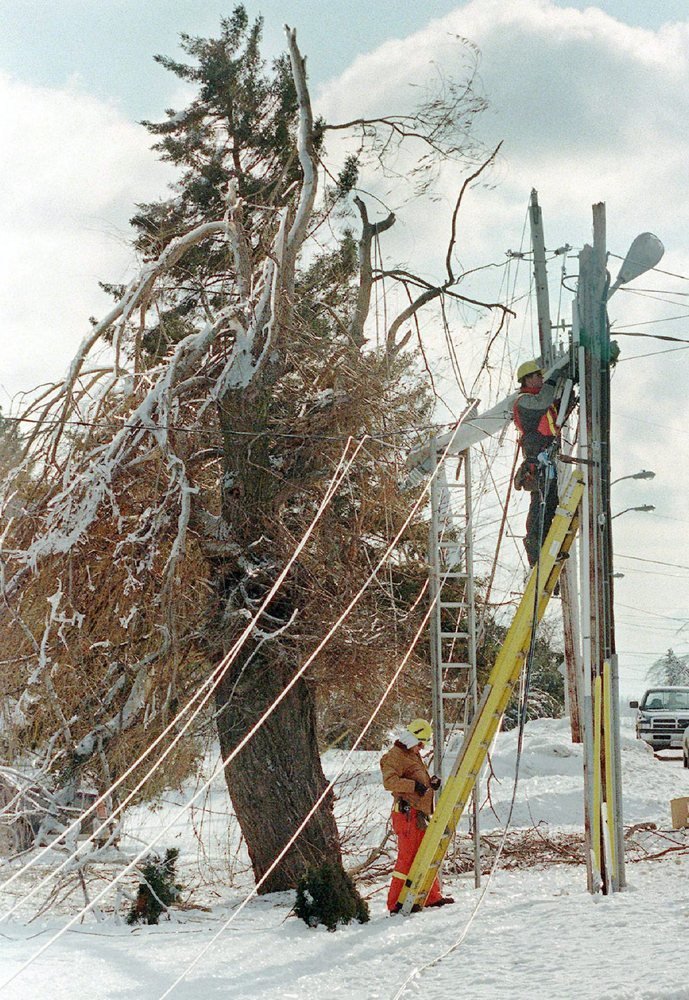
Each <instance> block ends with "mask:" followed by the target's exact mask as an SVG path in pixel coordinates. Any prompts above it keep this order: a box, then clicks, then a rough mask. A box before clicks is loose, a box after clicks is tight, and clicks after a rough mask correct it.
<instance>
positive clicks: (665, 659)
mask: <svg viewBox="0 0 689 1000" xmlns="http://www.w3.org/2000/svg"><path fill="white" fill-rule="evenodd" d="M648 680H649V682H650V683H651V684H668V685H670V686H675V685H677V686H679V687H684V686H686V685H689V656H677V654H676V653H675V651H674V650H673V649H668V651H667V653H666V654H665V656H661V657H660V659H659V660H656V662H655V663H654V664H653V665H652V666H651V667H650V668H649V671H648Z"/></svg>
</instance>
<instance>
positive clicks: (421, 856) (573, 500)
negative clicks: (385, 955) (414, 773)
mask: <svg viewBox="0 0 689 1000" xmlns="http://www.w3.org/2000/svg"><path fill="white" fill-rule="evenodd" d="M583 492H584V485H583V477H582V475H581V473H580V472H579V471H578V470H576V469H573V470H572V471H571V474H570V476H569V479H568V480H567V481H566V482H565V483H564V484H563V485H562V486H561V497H560V502H559V504H558V507H557V510H556V512H555V516H554V517H553V522H552V525H551V527H550V531H549V532H548V536H547V538H546V540H545V542H544V544H543V548H542V549H541V557H540V562H539V566H538V567H534V569H533V570H532V571H531V573H530V575H529V578H528V581H527V585H526V589H525V591H524V595H523V597H522V599H521V601H520V603H519V606H518V608H517V611H516V613H515V616H514V619H513V621H512V624H511V625H510V627H509V630H508V632H507V635H506V636H505V642H504V644H503V646H502V649H501V650H500V652H499V654H498V657H497V659H496V661H495V664H494V666H493V669H492V670H491V673H490V676H489V678H488V682H487V684H486V686H485V688H484V690H483V692H482V694H481V700H480V702H479V705H478V709H477V711H476V714H475V715H474V718H473V721H472V724H471V727H470V729H469V731H468V733H467V735H466V738H465V740H464V743H463V745H462V749H461V751H460V753H459V756H458V757H457V759H456V761H455V763H454V765H453V767H452V770H451V773H450V775H449V777H448V778H447V780H446V782H445V785H444V788H443V790H442V792H441V794H440V796H439V798H438V802H437V804H436V807H435V812H434V813H433V816H432V817H431V820H430V823H429V824H428V828H427V829H426V832H425V834H424V838H423V841H422V842H421V846H420V848H419V850H418V852H417V855H416V858H415V859H414V863H413V865H412V867H411V870H410V872H409V875H408V876H407V878H406V879H405V882H404V885H403V886H402V892H401V894H400V897H399V902H400V903H401V904H402V913H403V914H405V915H406V914H409V913H411V911H412V907H413V906H415V905H420V906H423V905H424V903H425V901H426V899H427V897H428V893H429V891H430V888H431V886H432V884H433V881H434V879H435V877H436V875H437V874H438V872H439V870H440V867H441V865H442V863H443V858H444V857H445V854H446V853H447V849H448V847H449V844H450V841H451V839H452V836H453V834H454V832H455V830H456V828H457V824H458V823H459V820H460V818H461V816H462V813H463V811H464V807H465V806H466V804H467V802H468V800H469V797H470V795H471V793H472V790H473V788H474V786H475V784H476V780H477V778H478V776H479V774H480V772H481V768H482V767H483V764H484V763H485V759H486V755H487V753H488V750H489V748H490V745H491V743H492V741H493V738H494V736H495V734H496V733H497V731H498V728H499V726H500V723H501V721H502V717H503V714H504V712H505V709H506V708H507V705H508V702H509V700H510V698H511V696H512V693H513V691H514V690H515V687H516V686H517V683H518V681H519V675H520V673H521V670H522V666H523V665H524V662H525V660H526V657H527V655H528V651H529V645H530V643H531V631H532V625H533V622H534V617H535V619H536V623H538V622H540V620H541V618H542V617H543V614H544V612H545V609H546V607H547V606H548V601H549V600H550V597H551V595H552V593H553V590H554V589H555V585H556V583H557V581H558V577H559V576H560V571H561V569H562V564H563V561H564V559H566V558H567V556H568V555H569V550H570V548H571V546H572V544H573V542H574V539H575V537H576V533H577V531H578V529H579V522H580V508H581V499H582V496H583ZM537 582H538V591H537V590H536V585H537Z"/></svg>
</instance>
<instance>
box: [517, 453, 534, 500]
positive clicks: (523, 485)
mask: <svg viewBox="0 0 689 1000" xmlns="http://www.w3.org/2000/svg"><path fill="white" fill-rule="evenodd" d="M514 488H515V490H524V491H525V492H526V493H535V492H536V490H537V489H538V465H537V463H536V462H532V461H531V460H530V459H528V458H526V459H524V461H523V462H522V464H521V465H520V466H519V468H518V469H517V471H516V473H515V476H514Z"/></svg>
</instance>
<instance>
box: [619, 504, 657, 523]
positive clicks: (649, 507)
mask: <svg viewBox="0 0 689 1000" xmlns="http://www.w3.org/2000/svg"><path fill="white" fill-rule="evenodd" d="M629 510H640V511H643V512H645V511H649V510H655V507H654V505H653V504H652V503H645V504H642V505H641V507H625V508H624V510H620V511H618V512H617V514H613V515H612V517H611V518H610V520H611V521H614V520H615V518H616V517H621V516H622V515H623V514H626V513H627V511H629Z"/></svg>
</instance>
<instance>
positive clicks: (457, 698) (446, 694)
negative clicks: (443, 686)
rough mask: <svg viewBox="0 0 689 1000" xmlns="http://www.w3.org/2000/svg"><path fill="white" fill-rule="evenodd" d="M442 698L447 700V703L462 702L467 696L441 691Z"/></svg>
mask: <svg viewBox="0 0 689 1000" xmlns="http://www.w3.org/2000/svg"><path fill="white" fill-rule="evenodd" d="M442 697H443V698H447V699H448V700H449V701H464V700H465V699H466V698H468V697H469V695H468V694H459V693H455V692H454V691H443V692H442Z"/></svg>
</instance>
